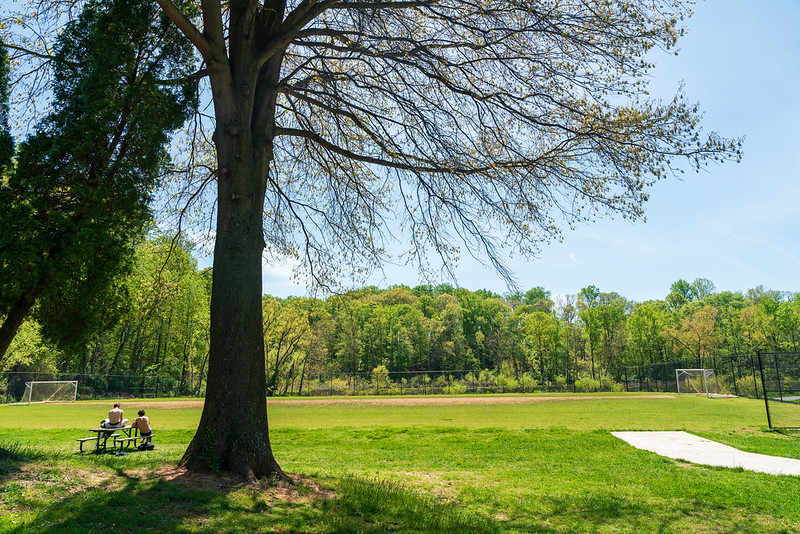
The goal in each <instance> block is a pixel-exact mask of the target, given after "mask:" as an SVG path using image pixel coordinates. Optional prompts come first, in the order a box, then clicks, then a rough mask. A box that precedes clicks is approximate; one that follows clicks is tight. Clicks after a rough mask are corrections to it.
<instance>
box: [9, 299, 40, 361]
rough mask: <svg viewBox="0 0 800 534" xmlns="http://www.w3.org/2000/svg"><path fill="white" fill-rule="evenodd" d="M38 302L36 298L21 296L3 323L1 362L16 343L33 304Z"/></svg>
mask: <svg viewBox="0 0 800 534" xmlns="http://www.w3.org/2000/svg"><path fill="white" fill-rule="evenodd" d="M35 302H36V297H35V296H34V297H33V298H30V299H29V298H28V296H27V295H21V296H20V297H19V298H18V299H17V302H16V303H14V307H13V308H11V310H10V311H9V312H8V315H7V316H6V318H5V321H3V326H0V362H1V361H3V357H5V355H6V352H7V351H8V347H10V346H11V342H12V341H14V336H16V335H17V331H18V330H19V327H20V326H22V323H23V322H24V321H25V317H26V316H27V315H28V312H29V311H31V308H32V307H33V304H34V303H35Z"/></svg>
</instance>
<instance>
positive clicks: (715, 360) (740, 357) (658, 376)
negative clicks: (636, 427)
mask: <svg viewBox="0 0 800 534" xmlns="http://www.w3.org/2000/svg"><path fill="white" fill-rule="evenodd" d="M676 369H713V370H714V378H713V379H714V380H715V381H716V384H715V386H716V389H715V390H716V391H717V392H719V393H722V394H726V395H735V396H737V397H748V398H751V399H764V404H765V406H766V410H767V422H768V423H769V427H770V428H771V429H777V430H800V352H756V353H755V354H735V355H730V356H714V357H709V358H693V359H691V360H679V361H674V362H664V363H657V364H652V365H636V366H629V367H626V368H625V390H626V391H663V392H677V390H678V384H677V378H676V375H675V370H676Z"/></svg>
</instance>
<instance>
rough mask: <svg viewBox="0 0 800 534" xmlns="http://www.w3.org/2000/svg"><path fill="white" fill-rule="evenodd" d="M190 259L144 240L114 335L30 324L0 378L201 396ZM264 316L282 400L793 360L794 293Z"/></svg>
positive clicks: (370, 296) (204, 280) (689, 288)
mask: <svg viewBox="0 0 800 534" xmlns="http://www.w3.org/2000/svg"><path fill="white" fill-rule="evenodd" d="M191 252H192V250H191V247H190V246H188V245H187V244H186V243H184V242H181V241H179V240H177V241H176V240H170V239H167V238H154V239H150V240H148V241H147V242H145V243H143V244H142V245H141V246H139V247H138V250H137V260H136V268H135V271H134V272H133V273H132V274H131V275H130V276H129V277H128V279H127V280H126V288H127V292H128V296H129V299H128V306H127V308H126V309H125V310H123V312H122V314H121V317H122V320H121V321H120V322H119V324H118V325H117V326H116V327H115V328H114V329H112V330H110V331H107V332H98V333H97V335H96V336H95V337H94V338H93V339H92V340H91V341H90V342H89V343H88V344H87V345H86V347H85V350H83V351H80V352H74V351H73V352H66V351H59V350H56V349H54V348H52V347H48V346H46V345H45V344H44V343H43V342H42V341H41V339H40V338H39V337H38V335H37V329H36V325H35V324H32V323H28V324H26V325H24V327H23V328H22V330H21V332H20V334H19V335H18V336H17V339H16V340H15V342H14V344H13V345H12V347H11V349H10V351H9V356H8V357H7V358H6V360H5V362H4V363H5V367H6V369H5V370H11V371H29V370H34V371H46V372H52V373H55V374H57V373H81V374H109V375H120V374H131V375H139V376H141V375H161V376H166V377H168V378H169V380H171V382H172V383H171V384H170V385H169V387H168V388H167V389H169V390H170V391H173V392H174V393H176V394H178V393H179V394H202V393H203V388H204V376H205V371H206V364H207V356H208V323H209V316H208V309H209V300H210V294H211V286H210V283H211V276H210V274H211V273H210V269H205V270H200V269H198V267H197V263H196V261H195V260H194V259H193V257H192V254H191ZM263 310H264V311H263V324H264V344H265V350H266V368H267V385H268V389H269V391H270V393H271V394H276V395H280V394H287V393H303V391H304V388H305V389H306V391H308V389H309V388H310V387H311V384H315V385H316V386H317V387H318V386H319V384H320V377H333V376H338V377H341V376H345V375H348V374H349V375H351V376H352V375H353V374H355V373H362V374H364V376H368V377H371V378H372V379H375V377H376V376H385V377H388V379H389V380H395V381H399V380H401V379H402V380H407V379H408V380H411V379H412V378H413V377H415V376H417V377H418V376H421V375H420V374H419V373H418V374H416V375H415V374H414V373H412V372H422V373H424V372H430V375H431V376H438V375H439V373H434V372H436V371H455V370H459V371H475V373H473V374H472V375H469V376H474V377H478V376H479V372H480V371H484V374H483V375H484V376H492V377H506V378H507V379H509V380H513V381H516V383H523V384H524V383H526V381H527V383H533V384H538V385H539V386H541V387H547V388H553V387H555V388H556V389H567V388H569V387H570V386H574V385H575V384H576V383H581V384H583V389H592V388H591V387H587V386H586V384H587V383H588V384H591V383H600V382H601V381H611V382H612V383H615V382H616V383H618V382H620V381H621V380H622V379H623V378H624V370H625V367H626V366H630V365H646V364H654V363H659V362H665V361H676V360H691V359H699V358H706V357H710V356H717V355H730V354H746V353H751V352H752V351H753V350H754V349H756V348H757V349H760V350H765V351H797V350H800V296H798V294H796V293H789V292H781V291H772V290H766V289H764V288H763V287H758V288H755V289H751V290H748V291H747V292H745V293H741V292H736V293H732V292H716V290H715V287H714V284H713V283H712V282H711V281H709V280H706V279H702V278H701V279H697V280H694V281H693V282H687V281H684V280H678V281H677V282H675V283H674V284H673V285H672V287H671V291H670V293H669V294H668V295H666V296H665V298H664V299H663V300H654V301H647V302H639V303H637V302H632V301H629V300H627V299H626V298H625V297H623V296H622V295H620V294H618V293H615V292H602V291H600V290H599V289H598V288H597V287H595V286H589V287H586V288H583V289H582V290H581V291H580V292H579V293H578V294H576V295H566V296H556V297H554V296H552V295H551V294H550V292H549V291H547V290H546V289H544V288H542V287H535V288H533V289H530V290H529V291H527V292H525V293H521V292H520V293H513V294H505V295H499V294H496V293H492V292H490V291H485V290H478V291H470V290H467V289H463V288H456V287H453V286H450V285H438V286H429V285H424V286H417V287H414V288H410V287H406V286H396V287H392V288H390V289H378V288H374V287H367V288H364V289H360V290H357V291H351V292H349V293H346V294H342V295H334V296H331V297H328V298H327V299H314V298H286V299H278V298H274V297H271V296H264V297H263ZM115 313H119V310H116V311H115ZM387 373H388V374H387ZM403 373H405V374H403ZM487 373H488V375H487ZM423 376H424V375H423ZM457 376H461V377H463V376H466V375H465V373H460V374H457ZM401 377H403V378H401ZM329 379H330V378H329Z"/></svg>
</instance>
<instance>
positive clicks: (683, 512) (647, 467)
mask: <svg viewBox="0 0 800 534" xmlns="http://www.w3.org/2000/svg"><path fill="white" fill-rule="evenodd" d="M531 398H533V400H535V401H536V402H522V401H529V400H530V399H531ZM436 399H438V400H437V401H436V402H437V404H412V405H407V404H406V402H407V401H406V400H404V399H402V398H393V399H316V400H306V399H303V400H299V399H275V400H272V399H270V400H269V402H268V410H269V417H270V426H271V437H272V443H273V449H274V451H275V455H276V457H277V459H278V461H279V463H280V464H281V466H282V467H283V469H284V470H285V471H287V472H288V473H290V474H292V475H293V477H294V478H295V480H296V484H295V485H294V486H290V487H276V486H271V485H270V483H269V481H260V482H256V483H253V484H245V483H243V482H240V481H237V480H235V479H232V478H231V477H226V476H222V475H219V474H212V475H210V476H197V475H194V474H190V473H182V472H180V471H177V470H176V469H174V468H173V466H174V465H175V464H176V463H177V461H178V460H179V458H180V456H181V454H182V453H183V451H184V450H185V447H186V445H187V443H188V442H189V440H190V439H191V437H192V436H193V434H194V430H195V428H196V425H197V422H198V420H199V418H200V405H199V403H198V402H197V401H195V400H191V399H187V400H186V401H185V402H174V400H172V399H169V400H168V399H164V400H163V401H161V400H152V399H148V400H147V401H135V400H130V401H124V402H123V408H124V409H125V410H126V414H133V413H135V411H136V410H137V409H138V408H139V407H140V406H141V407H145V408H146V409H147V412H148V415H149V416H150V418H151V420H152V422H153V426H154V428H155V431H156V433H157V435H158V436H157V438H156V449H155V450H154V451H151V452H138V451H133V452H130V453H129V454H126V455H125V456H115V455H113V454H99V455H98V454H93V453H89V454H87V453H84V454H79V453H78V452H77V450H78V447H77V442H76V441H75V439H76V438H79V437H85V436H88V435H89V434H88V433H87V432H86V429H88V428H90V427H95V426H96V425H97V424H98V422H99V421H100V419H102V418H103V416H104V414H105V412H106V411H107V410H108V408H109V406H110V402H109V403H100V404H97V403H83V402H78V403H74V404H64V405H36V406H0V447H2V448H3V449H4V450H5V451H4V452H0V483H1V484H2V485H0V532H15V533H16V532H95V531H96V532H101V531H112V532H143V531H144V532H176V533H183V532H500V533H506V532H508V533H511V532H520V533H522V532H546V533H562V532H563V533H567V532H586V533H597V532H637V533H641V532H670V533H672V532H687V533H688V532H692V533H694V532H703V533H712V532H713V533H716V532H720V533H723V532H724V533H734V532H735V533H739V532H745V533H746V532H754V533H755V532H764V533H775V532H800V505H798V503H800V478H798V477H790V476H774V475H766V474H760V473H753V472H749V471H743V470H740V469H723V468H711V467H704V466H699V465H694V464H689V463H685V462H681V461H675V460H670V459H667V458H663V457H659V456H657V455H655V454H652V453H649V452H646V451H641V450H637V449H634V448H632V447H630V446H629V445H627V444H626V443H624V442H623V441H621V440H618V439H616V438H614V437H613V436H611V435H610V434H609V431H613V430H687V431H690V432H693V433H696V434H698V435H701V436H703V437H707V438H710V439H715V440H717V441H720V442H723V443H726V444H728V445H732V446H735V447H738V448H740V449H743V450H747V451H750V452H760V453H765V454H773V455H777V456H786V457H792V458H800V439H798V438H797V437H792V436H787V435H784V434H780V433H775V432H769V431H768V430H767V428H766V416H765V414H764V405H763V403H762V402H759V401H755V400H748V399H706V398H703V397H691V396H681V397H671V396H664V397H655V398H654V397H645V396H637V395H617V396H608V395H581V396H572V397H568V398H566V399H565V398H559V397H547V396H535V397H513V398H511V399H501V398H497V397H478V399H479V400H480V401H481V402H487V399H494V400H493V401H488V402H489V403H487V404H451V403H449V402H450V401H447V400H445V399H442V398H436ZM465 399H467V397H457V398H455V399H454V400H453V401H452V402H460V403H463V402H465ZM412 401H413V402H417V403H418V402H419V401H420V399H419V398H415V399H412ZM412 401H408V402H412ZM423 402H424V400H423ZM431 402H434V401H431ZM110 510H113V512H112V513H109V511H110Z"/></svg>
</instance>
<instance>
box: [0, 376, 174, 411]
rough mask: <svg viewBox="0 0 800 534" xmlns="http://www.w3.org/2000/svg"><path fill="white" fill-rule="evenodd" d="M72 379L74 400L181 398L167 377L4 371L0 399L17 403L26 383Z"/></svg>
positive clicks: (0, 383) (1, 378) (0, 385)
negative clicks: (74, 390)
mask: <svg viewBox="0 0 800 534" xmlns="http://www.w3.org/2000/svg"><path fill="white" fill-rule="evenodd" d="M48 380H75V381H77V382H78V399H79V400H87V399H111V398H133V397H138V398H142V397H174V396H178V395H182V394H185V393H182V391H181V390H182V388H181V385H180V382H179V381H177V380H175V379H174V378H172V377H170V376H155V375H148V376H134V375H92V374H72V373H41V372H4V373H0V399H2V400H4V401H5V403H6V404H9V403H14V402H20V401H21V400H22V396H23V395H24V394H25V383H26V382H41V381H48Z"/></svg>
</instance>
